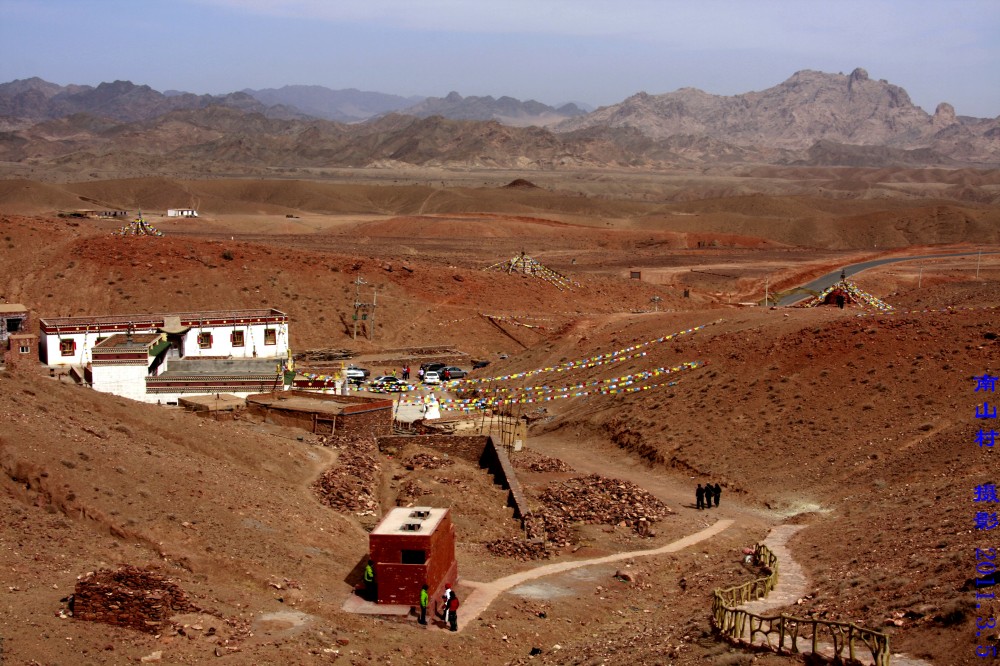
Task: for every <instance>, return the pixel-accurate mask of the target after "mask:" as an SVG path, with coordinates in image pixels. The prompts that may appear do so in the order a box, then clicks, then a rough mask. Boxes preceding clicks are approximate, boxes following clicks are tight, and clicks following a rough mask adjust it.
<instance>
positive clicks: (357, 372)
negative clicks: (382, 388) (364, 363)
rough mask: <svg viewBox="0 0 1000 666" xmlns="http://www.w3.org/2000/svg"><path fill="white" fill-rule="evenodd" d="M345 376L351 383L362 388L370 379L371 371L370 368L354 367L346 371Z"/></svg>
mask: <svg viewBox="0 0 1000 666" xmlns="http://www.w3.org/2000/svg"><path fill="white" fill-rule="evenodd" d="M344 374H345V375H346V376H347V381H348V382H349V383H351V384H357V385H358V386H360V385H361V384H363V383H364V382H365V379H367V378H368V375H370V374H371V371H370V370H368V368H357V367H355V366H353V365H352V366H350V367H349V368H347V370H345V371H344Z"/></svg>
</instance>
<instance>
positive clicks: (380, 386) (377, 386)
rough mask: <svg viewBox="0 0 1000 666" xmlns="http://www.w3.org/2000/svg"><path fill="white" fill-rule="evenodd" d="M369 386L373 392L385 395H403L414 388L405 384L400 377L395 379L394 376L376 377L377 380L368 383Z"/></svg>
mask: <svg viewBox="0 0 1000 666" xmlns="http://www.w3.org/2000/svg"><path fill="white" fill-rule="evenodd" d="M368 386H369V388H370V389H371V390H372V391H379V392H385V393H402V392H404V391H409V390H410V389H412V388H413V387H412V386H410V385H409V384H407V383H406V382H404V381H403V380H402V379H399V378H398V377H393V376H392V375H383V376H382V377H376V378H375V379H373V380H371V381H370V382H368Z"/></svg>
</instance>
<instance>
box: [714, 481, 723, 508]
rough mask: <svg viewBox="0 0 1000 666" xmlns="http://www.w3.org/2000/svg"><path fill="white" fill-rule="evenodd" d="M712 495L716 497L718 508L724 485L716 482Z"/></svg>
mask: <svg viewBox="0 0 1000 666" xmlns="http://www.w3.org/2000/svg"><path fill="white" fill-rule="evenodd" d="M712 495H713V496H714V497H715V506H716V508H718V506H719V498H720V497H722V486H720V485H719V484H718V483H717V484H715V488H713V489H712Z"/></svg>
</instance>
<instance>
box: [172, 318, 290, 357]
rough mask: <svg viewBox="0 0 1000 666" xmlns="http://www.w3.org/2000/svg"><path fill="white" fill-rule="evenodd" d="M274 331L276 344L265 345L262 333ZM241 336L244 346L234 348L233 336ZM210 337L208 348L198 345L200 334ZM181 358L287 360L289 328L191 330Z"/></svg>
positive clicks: (255, 326)
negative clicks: (240, 333) (230, 357)
mask: <svg viewBox="0 0 1000 666" xmlns="http://www.w3.org/2000/svg"><path fill="white" fill-rule="evenodd" d="M266 329H273V330H274V332H275V344H273V345H266V344H264V332H265V330H266ZM234 331H242V332H243V346H242V347H233V343H232V337H231V336H232V333H233V332H234ZM202 333H208V334H210V335H211V336H212V344H211V346H210V347H206V348H202V347H201V345H199V344H198V339H199V334H202ZM184 356H223V357H228V356H232V357H233V358H273V357H280V358H285V357H286V356H288V324H237V325H236V326H203V327H200V328H192V329H191V330H190V331H188V332H187V333H186V334H185V336H184Z"/></svg>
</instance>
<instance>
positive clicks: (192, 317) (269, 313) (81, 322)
mask: <svg viewBox="0 0 1000 666" xmlns="http://www.w3.org/2000/svg"><path fill="white" fill-rule="evenodd" d="M167 317H176V318H178V319H179V320H180V321H181V323H182V324H184V323H185V322H186V323H187V325H188V326H195V325H197V324H199V323H205V324H206V325H207V324H209V322H211V321H218V320H226V321H229V320H233V319H267V318H270V319H274V318H278V319H283V320H286V321H287V318H288V315H286V314H285V313H284V312H282V311H281V310H278V309H276V308H266V309H264V308H260V309H255V310H206V311H204V312H168V313H165V314H133V315H105V316H97V317H45V318H42V319H39V323H40V324H41V325H42V327H43V328H46V327H60V326H88V325H89V326H100V325H104V326H114V325H128V324H134V325H136V326H140V325H147V326H148V325H152V326H155V327H160V326H163V324H164V319H165V318H167Z"/></svg>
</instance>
